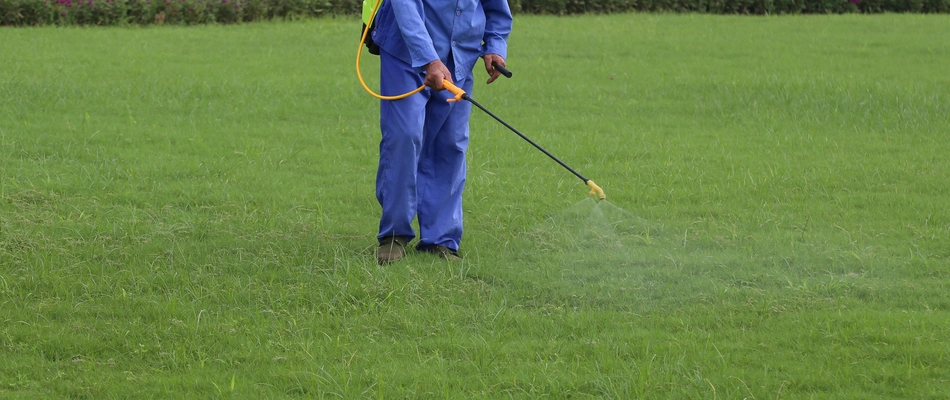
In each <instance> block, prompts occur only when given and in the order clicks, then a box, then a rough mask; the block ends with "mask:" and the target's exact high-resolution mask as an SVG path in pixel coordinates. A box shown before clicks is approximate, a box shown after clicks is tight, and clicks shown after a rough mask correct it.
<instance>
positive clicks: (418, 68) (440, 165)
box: [372, 0, 512, 264]
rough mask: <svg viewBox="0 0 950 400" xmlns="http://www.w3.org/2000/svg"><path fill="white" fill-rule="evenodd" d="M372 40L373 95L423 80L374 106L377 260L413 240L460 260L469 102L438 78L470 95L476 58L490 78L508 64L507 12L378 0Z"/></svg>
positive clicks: (481, 2) (468, 1)
mask: <svg viewBox="0 0 950 400" xmlns="http://www.w3.org/2000/svg"><path fill="white" fill-rule="evenodd" d="M375 23H376V28H375V30H374V31H373V36H372V38H373V41H374V42H376V44H378V45H379V48H380V93H381V94H383V95H390V96H391V95H397V94H402V93H406V92H409V91H411V90H413V89H415V88H417V87H419V86H421V85H423V84H424V85H425V86H427V88H426V89H425V90H423V91H422V92H420V93H417V94H414V95H412V96H409V97H407V98H405V99H402V100H395V101H386V100H383V101H382V102H381V103H380V113H379V114H380V115H379V117H380V130H381V131H382V140H381V141H380V144H379V169H378V171H377V174H376V198H377V200H379V204H380V205H381V206H382V211H383V212H382V218H380V223H379V235H378V236H377V239H378V240H379V247H378V248H377V250H376V259H377V261H379V262H380V263H381V264H386V263H391V262H393V261H396V260H399V259H400V258H402V257H403V256H405V254H406V250H405V248H406V244H407V243H408V242H410V241H411V240H412V239H413V238H415V232H414V231H413V228H412V225H411V224H412V220H413V218H414V217H418V220H419V242H418V244H417V246H416V248H417V249H418V250H420V251H427V252H431V253H435V254H438V255H439V256H441V257H443V258H446V259H450V260H458V259H459V253H458V249H459V243H460V242H461V240H462V190H463V188H464V186H465V152H466V149H467V148H468V118H469V114H470V113H471V103H469V102H467V101H460V102H456V103H448V102H446V99H448V98H450V97H451V94H450V93H449V92H447V91H444V90H443V89H444V86H443V83H442V81H443V80H446V81H449V82H452V83H454V84H455V85H456V86H458V87H460V88H462V90H465V91H466V92H468V93H471V91H472V86H473V82H474V78H473V77H472V68H473V67H474V66H475V63H476V62H477V61H478V58H479V57H482V58H483V59H484V63H485V69H486V70H487V71H488V73H489V75H490V77H489V79H488V83H492V82H494V81H495V79H497V78H498V75H500V72H499V71H496V70H495V68H494V67H492V63H498V64H499V65H501V66H505V57H506V55H507V50H508V45H507V40H508V34H509V33H510V32H511V24H512V19H511V11H510V10H509V8H508V2H507V0H452V1H448V0H384V1H383V4H382V6H381V7H380V9H379V11H378V12H377V15H376V19H375Z"/></svg>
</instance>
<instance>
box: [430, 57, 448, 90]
mask: <svg viewBox="0 0 950 400" xmlns="http://www.w3.org/2000/svg"><path fill="white" fill-rule="evenodd" d="M424 68H425V69H426V79H425V82H423V83H424V84H425V85H426V86H428V87H430V88H433V89H435V90H445V85H443V84H442V81H443V80H446V81H449V82H450V83H455V81H453V80H452V73H451V72H449V69H448V68H446V67H445V64H443V63H442V60H435V61H433V62H430V63H428V64H426V65H425V67H424Z"/></svg>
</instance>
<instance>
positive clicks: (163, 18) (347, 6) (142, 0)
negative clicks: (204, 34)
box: [0, 0, 362, 25]
mask: <svg viewBox="0 0 950 400" xmlns="http://www.w3.org/2000/svg"><path fill="white" fill-rule="evenodd" d="M360 4H362V2H361V1H360V0H0V25H48V24H57V25H123V24H143V25H144V24H187V25H191V24H206V23H236V22H250V21H259V20H270V19H298V18H310V17H318V16H322V15H327V14H355V13H357V12H358V10H359V9H360Z"/></svg>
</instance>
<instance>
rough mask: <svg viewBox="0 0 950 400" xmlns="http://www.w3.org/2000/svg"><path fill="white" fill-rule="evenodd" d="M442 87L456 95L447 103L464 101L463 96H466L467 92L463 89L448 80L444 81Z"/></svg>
mask: <svg viewBox="0 0 950 400" xmlns="http://www.w3.org/2000/svg"><path fill="white" fill-rule="evenodd" d="M442 86H445V90H448V91H449V92H452V94H454V95H455V97H454V98H451V99H446V100H445V101H447V102H449V103H455V102H456V101H459V100H462V96H465V91H464V90H462V88H460V87H458V86H455V84H453V83H452V82H449V81H447V80H442Z"/></svg>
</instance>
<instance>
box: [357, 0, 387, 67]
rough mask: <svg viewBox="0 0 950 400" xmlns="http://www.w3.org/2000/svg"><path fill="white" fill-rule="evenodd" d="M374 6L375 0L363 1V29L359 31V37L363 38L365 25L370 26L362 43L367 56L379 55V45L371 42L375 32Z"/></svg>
mask: <svg viewBox="0 0 950 400" xmlns="http://www.w3.org/2000/svg"><path fill="white" fill-rule="evenodd" d="M380 1H382V0H380ZM375 5H376V1H375V0H363V29H362V30H360V37H362V36H363V32H364V31H366V24H370V26H369V32H366V40H364V41H363V44H365V45H366V49H367V50H369V54H372V55H376V56H378V55H379V45H377V44H376V42H374V41H373V31H374V30H376V18H372V19H373V20H372V21H370V18H371V17H375V16H374V15H373V6H375Z"/></svg>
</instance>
